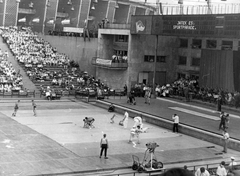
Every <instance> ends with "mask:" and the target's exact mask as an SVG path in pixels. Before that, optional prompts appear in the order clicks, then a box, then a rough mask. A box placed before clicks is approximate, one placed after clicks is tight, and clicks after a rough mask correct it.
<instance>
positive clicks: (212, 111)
mask: <svg viewBox="0 0 240 176" xmlns="http://www.w3.org/2000/svg"><path fill="white" fill-rule="evenodd" d="M157 99H158V100H162V101H167V102H170V103H175V104H179V105H182V106H187V107H191V108H195V109H200V110H202V111H207V112H211V113H219V112H218V111H215V110H211V109H207V108H203V107H199V106H194V105H189V104H186V103H181V102H177V101H172V100H168V99H165V98H159V97H158V98H157ZM229 116H230V117H234V118H238V119H240V116H237V115H234V114H229Z"/></svg>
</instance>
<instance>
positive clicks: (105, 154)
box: [100, 144, 108, 157]
mask: <svg viewBox="0 0 240 176" xmlns="http://www.w3.org/2000/svg"><path fill="white" fill-rule="evenodd" d="M107 148H108V147H107V144H102V146H101V153H100V156H102V153H103V151H104V156H105V157H107Z"/></svg>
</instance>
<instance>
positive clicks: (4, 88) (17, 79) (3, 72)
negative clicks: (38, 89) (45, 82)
mask: <svg viewBox="0 0 240 176" xmlns="http://www.w3.org/2000/svg"><path fill="white" fill-rule="evenodd" d="M8 57H9V55H8V51H5V52H3V51H2V49H0V92H10V93H11V92H12V91H13V90H16V91H24V88H23V82H22V75H21V74H20V73H19V72H16V70H15V69H14V68H13V65H12V63H11V62H9V61H8Z"/></svg>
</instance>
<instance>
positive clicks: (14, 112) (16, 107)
mask: <svg viewBox="0 0 240 176" xmlns="http://www.w3.org/2000/svg"><path fill="white" fill-rule="evenodd" d="M19 103H20V100H18V101H17V102H16V103H15V105H14V111H13V113H12V116H13V117H15V116H16V115H17V111H18V108H19V106H18V104H19Z"/></svg>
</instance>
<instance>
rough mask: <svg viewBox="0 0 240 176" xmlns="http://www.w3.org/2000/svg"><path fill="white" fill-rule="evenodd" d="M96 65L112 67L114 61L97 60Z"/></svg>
mask: <svg viewBox="0 0 240 176" xmlns="http://www.w3.org/2000/svg"><path fill="white" fill-rule="evenodd" d="M96 64H99V65H106V66H111V64H112V60H106V59H96Z"/></svg>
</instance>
